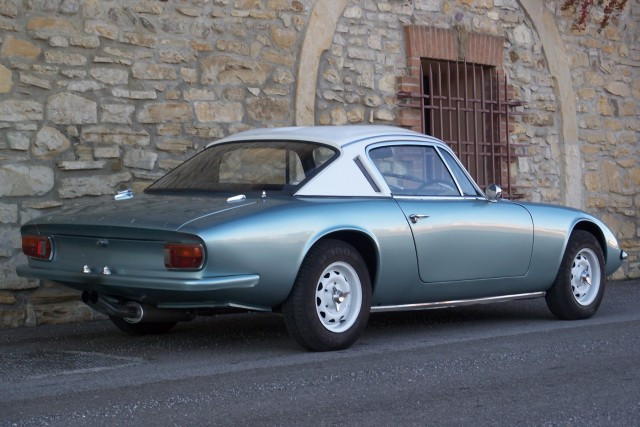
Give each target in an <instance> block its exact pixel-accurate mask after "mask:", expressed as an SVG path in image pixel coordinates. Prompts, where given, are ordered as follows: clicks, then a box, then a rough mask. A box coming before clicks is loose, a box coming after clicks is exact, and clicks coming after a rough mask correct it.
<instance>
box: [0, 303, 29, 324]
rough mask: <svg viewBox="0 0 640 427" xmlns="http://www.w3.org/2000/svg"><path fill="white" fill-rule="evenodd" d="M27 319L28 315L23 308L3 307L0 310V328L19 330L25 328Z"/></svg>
mask: <svg viewBox="0 0 640 427" xmlns="http://www.w3.org/2000/svg"><path fill="white" fill-rule="evenodd" d="M7 304H11V303H7ZM26 317H27V315H26V313H25V310H24V308H23V307H18V306H9V307H2V310H0V328H17V327H19V326H23V325H24V322H25V319H26Z"/></svg>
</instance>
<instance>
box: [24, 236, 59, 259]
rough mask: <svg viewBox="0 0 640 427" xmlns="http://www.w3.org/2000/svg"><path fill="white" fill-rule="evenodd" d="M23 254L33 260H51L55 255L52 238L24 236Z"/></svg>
mask: <svg viewBox="0 0 640 427" xmlns="http://www.w3.org/2000/svg"><path fill="white" fill-rule="evenodd" d="M22 252H24V254H25V255H26V256H30V257H32V258H38V259H46V260H50V259H51V258H52V257H51V255H52V254H53V245H52V244H51V238H50V237H48V236H36V235H26V236H22Z"/></svg>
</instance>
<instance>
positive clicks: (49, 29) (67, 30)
mask: <svg viewBox="0 0 640 427" xmlns="http://www.w3.org/2000/svg"><path fill="white" fill-rule="evenodd" d="M27 30H29V31H33V32H36V33H38V34H52V35H60V34H61V35H75V34H77V33H78V30H77V29H76V27H75V26H74V25H73V23H72V22H71V21H70V20H69V19H66V18H57V17H49V16H38V17H35V18H31V19H29V21H28V22H27Z"/></svg>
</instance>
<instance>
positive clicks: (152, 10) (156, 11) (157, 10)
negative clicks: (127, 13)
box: [133, 0, 164, 15]
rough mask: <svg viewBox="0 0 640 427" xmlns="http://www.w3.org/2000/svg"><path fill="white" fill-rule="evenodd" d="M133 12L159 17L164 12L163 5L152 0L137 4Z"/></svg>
mask: <svg viewBox="0 0 640 427" xmlns="http://www.w3.org/2000/svg"><path fill="white" fill-rule="evenodd" d="M133 11H134V12H138V13H148V14H153V15H160V14H161V13H162V12H163V11H164V5H163V4H162V3H158V2H157V1H153V0H146V1H141V2H137V3H136V5H135V6H134V7H133Z"/></svg>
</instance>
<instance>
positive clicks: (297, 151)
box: [145, 141, 337, 192]
mask: <svg viewBox="0 0 640 427" xmlns="http://www.w3.org/2000/svg"><path fill="white" fill-rule="evenodd" d="M335 157H337V150H335V149H334V148H330V147H327V146H325V145H320V144H314V143H308V142H298V141H255V142H231V143H226V144H220V145H213V146H211V147H209V148H207V149H205V150H204V151H202V152H201V153H199V154H197V155H195V156H194V157H192V158H191V159H189V160H187V161H186V162H184V163H183V164H181V165H180V166H178V167H177V168H176V169H174V170H173V171H171V172H169V173H168V174H167V175H165V176H163V177H162V178H160V179H159V180H158V181H156V182H155V183H153V184H152V185H151V186H150V187H149V188H147V190H145V191H148V192H154V191H162V190H167V191H220V192H247V191H262V190H270V191H291V192H292V191H294V190H296V189H297V188H298V187H300V186H301V185H302V184H303V183H304V182H305V181H306V180H308V179H309V178H310V177H312V176H313V175H315V174H316V173H317V172H318V171H319V170H320V169H321V168H323V167H324V166H326V165H327V164H329V163H330V162H331V161H332V160H333V159H334V158H335Z"/></svg>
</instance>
